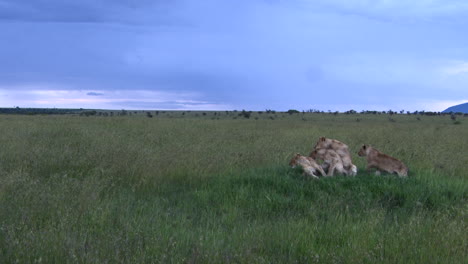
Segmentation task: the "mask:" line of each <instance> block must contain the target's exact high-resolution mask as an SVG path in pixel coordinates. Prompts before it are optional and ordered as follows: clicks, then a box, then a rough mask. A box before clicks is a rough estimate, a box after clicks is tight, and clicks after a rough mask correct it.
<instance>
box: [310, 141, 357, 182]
mask: <svg viewBox="0 0 468 264" xmlns="http://www.w3.org/2000/svg"><path fill="white" fill-rule="evenodd" d="M318 149H332V150H334V151H335V152H336V153H337V154H338V155H339V156H340V158H341V161H342V162H343V168H344V169H345V170H346V172H347V174H348V175H353V176H354V175H356V174H357V167H356V166H355V165H354V164H353V161H352V160H351V153H350V152H349V148H348V145H346V144H345V143H343V142H341V141H338V140H336V139H331V138H326V137H321V138H319V140H318V141H317V143H316V144H315V147H314V150H318Z"/></svg>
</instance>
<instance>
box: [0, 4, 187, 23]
mask: <svg viewBox="0 0 468 264" xmlns="http://www.w3.org/2000/svg"><path fill="white" fill-rule="evenodd" d="M173 2H174V1H169V0H159V1H150V0H141V1H130V0H115V1H113V0H101V1H94V0H80V1H75V0H34V1H30V0H3V1H0V20H10V21H33V22H65V23H66V22H74V23H101V22H122V23H136V22H138V21H139V20H140V19H142V14H143V13H144V12H146V11H147V9H148V8H151V9H152V11H153V12H152V13H153V16H154V17H156V18H158V17H162V16H164V14H165V12H167V8H168V7H169V6H170V5H172V3H173ZM175 2H178V1H175ZM155 20H156V21H157V19H155Z"/></svg>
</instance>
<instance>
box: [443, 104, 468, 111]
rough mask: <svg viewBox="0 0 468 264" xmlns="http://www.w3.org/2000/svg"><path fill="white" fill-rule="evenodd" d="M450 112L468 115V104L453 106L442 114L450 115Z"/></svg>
mask: <svg viewBox="0 0 468 264" xmlns="http://www.w3.org/2000/svg"><path fill="white" fill-rule="evenodd" d="M450 112H454V113H458V112H461V113H465V114H468V103H464V104H459V105H455V106H451V107H449V108H447V109H445V110H444V111H442V113H450Z"/></svg>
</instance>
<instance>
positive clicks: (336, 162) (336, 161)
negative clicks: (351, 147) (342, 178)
mask: <svg viewBox="0 0 468 264" xmlns="http://www.w3.org/2000/svg"><path fill="white" fill-rule="evenodd" d="M309 156H310V157H311V158H312V159H314V160H316V161H317V160H322V161H323V163H322V168H323V169H324V170H325V171H327V176H333V175H334V174H335V171H336V172H338V173H341V174H346V175H347V174H348V173H347V171H346V170H345V169H344V167H343V162H342V161H341V158H340V156H339V155H338V154H337V153H336V151H334V150H333V149H316V150H314V151H312V152H311V153H310V155H309Z"/></svg>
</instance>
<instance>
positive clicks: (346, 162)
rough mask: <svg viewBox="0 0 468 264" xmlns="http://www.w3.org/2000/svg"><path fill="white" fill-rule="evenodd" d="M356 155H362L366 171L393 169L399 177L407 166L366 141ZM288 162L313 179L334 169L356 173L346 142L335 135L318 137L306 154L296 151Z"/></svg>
mask: <svg viewBox="0 0 468 264" xmlns="http://www.w3.org/2000/svg"><path fill="white" fill-rule="evenodd" d="M358 155H359V156H361V157H366V160H367V167H366V169H367V171H370V170H371V169H376V174H380V171H385V172H388V173H396V174H398V176H400V177H404V176H408V167H406V165H405V164H403V162H401V161H399V160H397V159H395V158H393V157H391V156H389V155H386V154H384V153H382V152H380V151H378V150H377V149H375V148H373V147H371V146H369V145H363V146H362V147H361V149H360V150H359V152H358ZM289 165H290V166H291V167H293V168H294V167H296V166H300V167H302V169H303V171H304V174H305V175H307V176H310V177H312V178H315V179H318V178H319V176H324V177H325V176H333V175H335V174H336V173H338V174H342V175H347V176H356V174H357V167H356V165H354V164H353V162H352V159H351V153H350V152H349V148H348V146H347V145H346V144H344V143H343V142H341V141H338V140H336V139H331V138H325V137H321V138H319V140H318V141H317V143H316V144H315V147H314V148H313V150H312V152H311V153H310V154H309V156H303V155H301V154H299V153H297V154H295V155H294V157H293V158H292V159H291V161H290V162H289Z"/></svg>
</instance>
